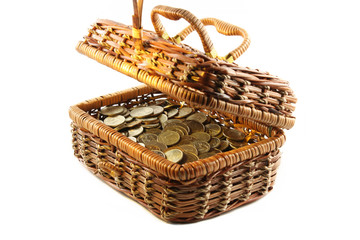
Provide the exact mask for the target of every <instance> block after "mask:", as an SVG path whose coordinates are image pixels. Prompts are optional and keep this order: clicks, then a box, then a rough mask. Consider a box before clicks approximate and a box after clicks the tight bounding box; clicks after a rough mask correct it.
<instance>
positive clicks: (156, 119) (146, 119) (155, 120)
mask: <svg viewBox="0 0 360 240" xmlns="http://www.w3.org/2000/svg"><path fill="white" fill-rule="evenodd" d="M141 121H142V122H143V123H145V124H146V123H158V122H160V120H159V119H158V118H157V117H150V118H142V119H141Z"/></svg>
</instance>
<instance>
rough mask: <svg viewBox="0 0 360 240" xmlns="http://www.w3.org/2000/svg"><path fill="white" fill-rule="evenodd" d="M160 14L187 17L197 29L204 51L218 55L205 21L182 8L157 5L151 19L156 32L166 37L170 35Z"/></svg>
mask: <svg viewBox="0 0 360 240" xmlns="http://www.w3.org/2000/svg"><path fill="white" fill-rule="evenodd" d="M159 14H160V15H161V16H163V17H166V18H168V19H170V20H179V19H181V18H183V19H185V20H186V21H188V22H189V23H190V26H191V27H192V29H193V30H192V31H194V30H196V31H197V32H198V34H199V36H200V39H201V42H202V45H203V47H204V51H205V53H206V54H207V55H209V56H210V57H213V58H215V57H217V54H216V51H215V49H214V45H213V43H212V41H211V39H210V37H209V35H208V33H207V31H206V29H205V26H204V25H203V23H202V22H201V21H200V20H199V19H198V18H197V17H195V16H194V15H193V14H192V13H191V12H189V11H187V10H184V9H181V8H173V7H168V6H162V5H160V6H156V7H155V8H154V9H153V10H152V12H151V21H152V23H153V25H154V28H155V31H156V33H157V34H158V35H159V36H160V37H163V38H165V39H169V38H170V37H169V35H168V34H167V32H166V30H165V28H164V26H163V24H162V23H161V21H160V18H159Z"/></svg>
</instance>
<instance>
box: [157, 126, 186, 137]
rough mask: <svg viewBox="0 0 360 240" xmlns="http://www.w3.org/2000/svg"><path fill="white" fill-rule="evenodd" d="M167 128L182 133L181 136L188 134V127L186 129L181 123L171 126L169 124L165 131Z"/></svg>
mask: <svg viewBox="0 0 360 240" xmlns="http://www.w3.org/2000/svg"><path fill="white" fill-rule="evenodd" d="M167 130H171V131H174V132H177V133H179V134H180V136H185V135H188V131H187V129H185V128H184V127H182V126H181V125H171V126H169V125H167V126H166V127H164V129H163V131H167Z"/></svg>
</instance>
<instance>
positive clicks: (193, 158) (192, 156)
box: [183, 152, 199, 163]
mask: <svg viewBox="0 0 360 240" xmlns="http://www.w3.org/2000/svg"><path fill="white" fill-rule="evenodd" d="M183 154H184V159H183V162H184V163H188V162H195V161H197V160H199V157H198V156H197V155H195V154H194V153H191V152H183Z"/></svg>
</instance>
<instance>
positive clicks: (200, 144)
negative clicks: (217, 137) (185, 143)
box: [193, 141, 210, 154]
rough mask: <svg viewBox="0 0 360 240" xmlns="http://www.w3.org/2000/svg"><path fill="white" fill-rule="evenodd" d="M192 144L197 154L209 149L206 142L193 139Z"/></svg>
mask: <svg viewBox="0 0 360 240" xmlns="http://www.w3.org/2000/svg"><path fill="white" fill-rule="evenodd" d="M193 144H194V146H195V147H196V149H197V150H198V153H199V154H201V153H206V152H208V151H210V144H209V143H207V142H201V141H195V142H194V143H193Z"/></svg>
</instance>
